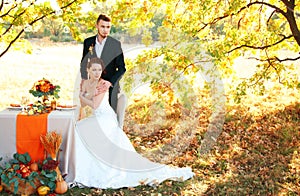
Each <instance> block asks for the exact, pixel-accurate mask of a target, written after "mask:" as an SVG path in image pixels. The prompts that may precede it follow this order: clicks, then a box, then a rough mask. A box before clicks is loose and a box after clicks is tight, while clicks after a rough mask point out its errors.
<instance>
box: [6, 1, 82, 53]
mask: <svg viewBox="0 0 300 196" xmlns="http://www.w3.org/2000/svg"><path fill="white" fill-rule="evenodd" d="M76 1H77V0H74V1H71V2H70V3H68V4H67V5H65V6H63V7H61V8H60V9H65V8H67V7H69V6H71V5H72V4H73V3H75V2H76ZM54 13H55V11H52V12H49V13H48V14H45V15H43V16H41V17H38V18H36V19H34V20H33V21H31V22H30V23H28V24H29V25H33V24H34V23H36V22H38V21H39V20H42V19H43V18H45V17H47V16H49V15H52V14H54ZM23 33H24V28H22V29H21V30H20V32H19V33H18V34H17V35H16V36H15V38H14V39H13V40H12V41H10V43H9V44H8V46H7V47H6V49H5V50H4V51H3V52H2V53H1V54H0V58H1V57H2V56H3V55H4V54H5V53H6V52H7V51H8V50H9V49H10V47H11V46H12V45H13V44H14V43H15V42H16V41H17V40H18V39H19V38H20V36H21V35H22V34H23Z"/></svg>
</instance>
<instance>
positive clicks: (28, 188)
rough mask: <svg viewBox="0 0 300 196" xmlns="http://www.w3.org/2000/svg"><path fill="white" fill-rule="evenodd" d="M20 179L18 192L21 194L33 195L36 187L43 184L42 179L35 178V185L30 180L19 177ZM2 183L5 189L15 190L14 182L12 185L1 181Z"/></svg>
mask: <svg viewBox="0 0 300 196" xmlns="http://www.w3.org/2000/svg"><path fill="white" fill-rule="evenodd" d="M18 181H19V186H18V191H17V192H16V194H19V195H31V194H34V193H35V192H36V189H37V188H38V187H39V186H40V185H41V183H40V181H39V180H38V179H37V178H35V179H34V181H33V184H34V185H35V187H33V186H32V185H31V184H30V183H29V182H24V181H23V180H20V179H18ZM1 185H2V186H3V187H4V189H5V190H8V191H10V192H12V193H13V192H14V183H12V184H11V185H10V186H7V184H5V183H3V182H2V183H1Z"/></svg>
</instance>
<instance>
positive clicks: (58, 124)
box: [0, 109, 76, 181]
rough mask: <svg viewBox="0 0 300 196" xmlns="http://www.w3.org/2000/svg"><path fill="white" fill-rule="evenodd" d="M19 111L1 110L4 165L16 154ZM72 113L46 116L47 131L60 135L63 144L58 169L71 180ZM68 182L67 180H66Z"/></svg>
mask: <svg viewBox="0 0 300 196" xmlns="http://www.w3.org/2000/svg"><path fill="white" fill-rule="evenodd" d="M19 112H20V111H18V110H8V109H6V110H3V111H1V112H0V157H2V158H3V160H2V161H1V164H2V163H5V162H6V161H8V160H9V159H11V158H12V155H13V154H14V153H16V117H17V114H18V113H19ZM75 122H76V121H75V117H74V111H73V110H70V111H59V110H56V111H52V112H51V113H50V114H49V115H48V123H47V124H48V131H49V132H50V131H56V132H57V133H61V134H62V137H63V142H62V144H61V147H60V148H61V150H62V151H61V152H60V154H59V161H60V164H59V167H60V170H61V172H62V174H63V175H64V174H67V178H66V180H67V179H73V175H74V174H75V164H74V160H75V151H74V150H75V149H74V131H75ZM67 181H68V180H67Z"/></svg>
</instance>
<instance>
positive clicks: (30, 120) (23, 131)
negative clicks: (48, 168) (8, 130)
mask: <svg viewBox="0 0 300 196" xmlns="http://www.w3.org/2000/svg"><path fill="white" fill-rule="evenodd" d="M48 116H49V113H44V114H39V115H27V114H25V115H24V114H23V113H19V114H17V117H16V149H17V152H18V153H25V152H28V153H29V155H30V157H31V159H32V160H34V161H39V160H44V159H45V155H46V154H45V149H44V146H43V144H42V143H41V141H40V136H41V134H46V133H47V131H48V128H47V127H48Z"/></svg>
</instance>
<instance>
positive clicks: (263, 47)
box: [227, 35, 293, 53]
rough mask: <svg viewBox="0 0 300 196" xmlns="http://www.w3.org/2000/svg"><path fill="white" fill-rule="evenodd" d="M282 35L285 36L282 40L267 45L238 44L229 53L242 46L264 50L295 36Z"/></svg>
mask: <svg viewBox="0 0 300 196" xmlns="http://www.w3.org/2000/svg"><path fill="white" fill-rule="evenodd" d="M282 36H283V38H282V39H281V40H278V41H277V42H275V43H273V44H269V45H265V46H251V45H246V44H243V45H240V46H238V47H236V48H233V49H231V50H229V51H228V52H227V53H231V52H233V51H235V50H238V49H241V48H252V49H257V50H263V49H266V48H270V47H272V46H275V45H277V44H279V43H281V42H283V41H284V40H286V39H289V38H291V37H293V35H289V36H285V35H282Z"/></svg>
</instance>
